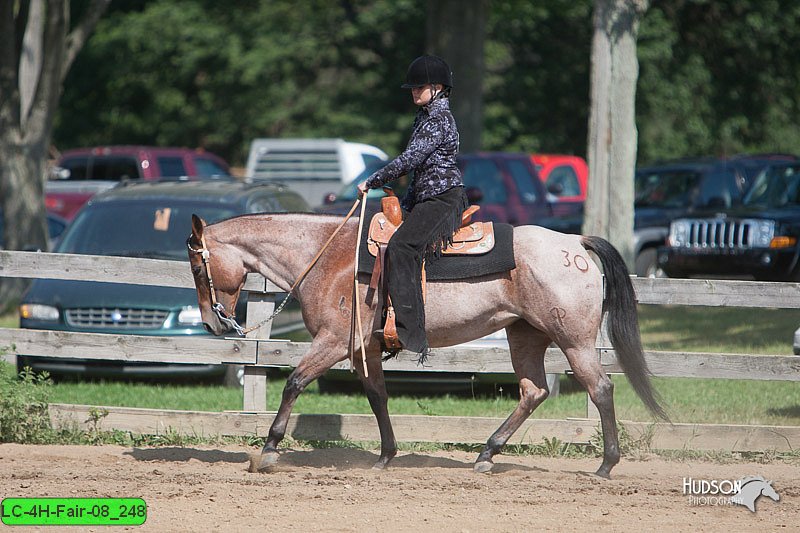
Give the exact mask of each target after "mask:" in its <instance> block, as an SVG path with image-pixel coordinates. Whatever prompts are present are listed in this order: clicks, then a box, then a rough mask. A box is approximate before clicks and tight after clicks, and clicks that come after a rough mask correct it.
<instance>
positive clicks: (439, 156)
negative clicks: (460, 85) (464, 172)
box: [366, 98, 464, 211]
mask: <svg viewBox="0 0 800 533" xmlns="http://www.w3.org/2000/svg"><path fill="white" fill-rule="evenodd" d="M456 154H458V129H457V128H456V121H455V119H454V118H453V114H452V113H451V112H450V102H449V100H448V99H447V98H439V99H438V100H434V101H433V102H431V103H430V104H428V105H426V106H422V107H420V108H419V111H418V112H417V116H416V118H415V119H414V129H413V131H412V133H411V139H410V140H409V141H408V146H407V147H406V149H405V151H403V153H402V154H400V155H399V156H397V157H396V158H395V159H393V160H392V161H391V162H389V164H387V165H386V166H385V167H383V168H381V169H380V170H378V171H377V172H375V173H374V174H373V175H372V176H370V177H369V178H368V179H367V181H366V185H367V187H368V188H370V189H376V188H378V187H382V186H383V185H385V184H387V183H388V182H390V181H393V180H396V179H397V178H399V177H400V176H402V175H403V174H408V173H409V172H411V171H412V170H413V171H414V178H413V180H412V181H411V184H410V185H409V187H408V191H407V192H406V195H405V197H404V198H403V201H402V205H403V208H404V209H406V210H409V211H410V210H411V209H412V208H413V207H414V205H416V204H417V203H418V202H421V201H423V200H426V199H428V198H430V197H432V196H436V195H437V194H441V193H443V192H445V191H447V190H449V189H452V188H453V187H463V186H464V184H463V182H462V181H461V171H460V170H459V168H458V166H456Z"/></svg>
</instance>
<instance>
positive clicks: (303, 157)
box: [246, 139, 388, 207]
mask: <svg viewBox="0 0 800 533" xmlns="http://www.w3.org/2000/svg"><path fill="white" fill-rule="evenodd" d="M387 159H388V156H387V155H386V152H384V151H383V150H381V149H380V148H377V147H375V146H371V145H369V144H363V143H354V142H348V141H345V140H343V139H255V140H253V142H252V143H251V144H250V155H249V156H248V158H247V171H246V174H247V178H248V179H252V180H253V181H270V182H281V183H284V184H285V185H287V186H288V187H289V188H291V189H292V190H294V191H296V192H297V193H299V194H300V195H301V196H302V197H303V198H305V200H306V201H307V202H308V203H309V205H310V206H312V207H317V206H319V205H320V204H322V203H323V202H324V199H325V197H326V196H327V195H329V194H331V193H333V192H336V191H338V190H339V189H341V187H342V185H343V184H346V183H350V182H351V181H353V179H354V178H355V177H356V176H358V175H359V174H360V173H361V172H363V171H364V169H365V168H366V167H367V166H369V165H371V164H373V163H376V162H380V161H386V160H387Z"/></svg>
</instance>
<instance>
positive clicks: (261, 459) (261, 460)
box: [249, 452, 280, 472]
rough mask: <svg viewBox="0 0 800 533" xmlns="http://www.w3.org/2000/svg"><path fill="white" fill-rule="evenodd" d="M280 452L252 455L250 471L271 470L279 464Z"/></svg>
mask: <svg viewBox="0 0 800 533" xmlns="http://www.w3.org/2000/svg"><path fill="white" fill-rule="evenodd" d="M279 457H280V456H279V455H278V452H264V453H262V454H261V455H251V456H250V468H249V471H250V472H269V471H270V470H272V469H273V468H274V467H275V465H276V464H278V458H279Z"/></svg>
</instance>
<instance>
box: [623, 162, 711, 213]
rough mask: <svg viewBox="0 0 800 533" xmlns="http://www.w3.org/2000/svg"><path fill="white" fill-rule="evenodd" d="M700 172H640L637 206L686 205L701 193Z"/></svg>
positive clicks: (638, 176) (637, 182)
mask: <svg viewBox="0 0 800 533" xmlns="http://www.w3.org/2000/svg"><path fill="white" fill-rule="evenodd" d="M700 178H701V176H700V174H699V173H698V172H696V171H693V170H669V171H657V172H639V173H637V174H636V179H635V182H634V183H635V194H636V207H685V206H687V205H692V204H693V201H692V198H694V197H696V195H698V194H699V192H700V191H699V187H700Z"/></svg>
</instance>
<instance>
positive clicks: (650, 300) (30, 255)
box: [0, 251, 800, 451]
mask: <svg viewBox="0 0 800 533" xmlns="http://www.w3.org/2000/svg"><path fill="white" fill-rule="evenodd" d="M0 276H3V277H22V278H49V279H68V280H82V281H96V282H112V283H131V284H137V285H157V286H166V287H186V288H193V287H194V282H193V280H192V277H191V274H190V271H189V268H188V266H187V264H186V263H183V262H174V261H162V260H152V259H133V258H122V257H105V256H85V255H66V254H47V253H36V252H7V251H0ZM633 282H634V287H635V289H636V292H637V298H638V300H639V302H640V303H642V304H671V305H704V306H732V307H753V308H795V309H796V308H800V284H797V283H764V282H744V281H710V280H673V279H645V278H633ZM245 288H246V289H247V290H248V291H249V299H248V303H247V305H248V310H247V312H248V320H249V321H251V323H253V322H257V321H260V320H261V318H262V317H265V316H268V315H269V314H270V313H272V311H273V308H274V303H273V299H274V293H275V292H277V291H278V288H277V287H275V286H274V285H273V284H271V283H270V282H269V281H267V280H265V279H264V278H263V277H261V276H259V275H250V276H248V279H247V282H246V284H245ZM270 327H271V325H270V324H266V325H265V326H263V327H262V328H260V329H259V330H256V331H254V332H251V333H250V334H248V336H247V337H246V338H224V339H215V338H211V337H179V336H178V337H155V336H140V335H111V334H99V333H72V332H62V331H50V330H25V329H9V328H0V347H3V346H13V352H14V353H18V354H25V355H39V356H47V357H63V358H80V359H114V360H124V361H131V362H133V361H139V362H165V363H201V364H209V363H213V364H223V363H226V364H242V365H245V376H244V382H245V385H244V391H243V410H242V411H241V412H231V413H199V412H187V411H164V410H151V409H135V408H106V409H107V410H108V412H109V415H108V416H107V417H106V418H105V419H104V421H103V422H102V423H103V425H104V426H103V427H107V428H115V429H121V430H127V431H133V432H138V433H161V432H164V431H166V430H168V429H170V428H171V429H172V430H178V431H183V432H188V433H191V434H205V435H209V434H233V435H241V434H246V435H258V436H263V435H266V431H267V429H268V428H269V424H270V423H271V421H272V418H273V414H272V413H270V412H268V411H267V405H266V387H267V378H266V371H267V369H268V368H270V367H275V366H282V367H293V366H296V365H297V363H298V361H299V360H300V358H301V357H302V355H303V354H304V353H305V352H306V350H307V348H308V343H302V342H290V341H285V340H276V339H271V338H270ZM597 350H598V357H599V358H600V361H601V363H602V365H603V367H604V368H605V369H606V371H607V372H609V373H617V372H621V368H620V367H619V365H618V363H617V360H616V356H615V353H614V350H613V348H611V347H610V344H609V343H608V342H607V341H606V340H605V339H604V338H603V337H602V336H600V337H599V338H598V345H597ZM434 352H435V354H434V359H433V360H434V361H436V365H435V367H425V368H422V367H419V366H417V364H416V362H415V361H414V360H413V358H410V357H406V358H402V357H401V358H397V359H394V360H391V361H388V362H386V363H385V366H384V368H386V369H387V370H403V371H410V372H469V373H483V372H486V373H503V372H508V373H510V372H513V370H512V368H511V363H510V359H509V356H508V353H507V350H505V349H500V348H469V349H466V348H463V347H459V348H458V349H456V348H443V349H436V350H434ZM645 357H646V359H647V363H648V365H649V367H650V369H651V370H652V372H653V374H654V375H656V376H665V377H696V378H730V379H749V380H771V381H776V380H788V381H800V357H796V356H786V355H769V356H766V355H748V354H717V353H696V352H656V351H647V352H645ZM545 366H546V369H547V371H548V372H549V373H562V372H565V371H567V370H568V369H569V366H568V365H567V362H566V359H565V357H564V355H563V353H562V352H561V351H560V350H558V349H556V348H551V349H548V351H547V354H546V358H545ZM338 367H339V368H347V367H348V363H347V362H343V363H340V364H339V365H338ZM89 409H90V406H71V405H52V406H51V413H52V416H53V417H54V419H64V418H71V419H73V420H76V421H78V422H81V423H83V422H84V421H86V420H87V419H88V418H89V416H88V413H89ZM595 415H596V413H594V412H593V410H592V409H591V408H590V409H589V411H588V415H587V418H586V419H570V420H530V421H528V422H527V423H526V425H525V426H524V427H523V428H522V429H521V430H520V431H519V432H518V435H517V436H516V437H515V438H517V439H518V440H517V441H516V442H525V443H538V442H540V441H541V438H542V437H553V436H555V437H558V438H559V439H561V440H563V441H565V442H575V443H585V442H588V439H589V438H590V437H591V436H592V434H593V433H594V431H595V428H596V427H597V420H595V418H596V416H595ZM392 420H393V423H394V425H395V429H396V433H397V436H398V439H399V440H401V441H431V442H484V441H485V440H486V439H487V438H488V436H489V435H490V434H491V433H492V432H493V431H494V429H496V428H497V426H498V425H499V423H500V420H499V419H494V418H464V417H425V416H402V415H400V416H398V415H395V416H393V417H392ZM625 425H626V427H627V428H628V429H629V430H630V431H631V432H632V434H633V435H634V436H635V435H638V434H642V435H643V434H645V433H646V434H648V435H650V438H652V442H653V446H654V447H657V448H684V447H689V448H692V449H715V450H719V449H723V450H725V449H727V450H765V449H770V450H778V451H786V450H793V449H796V448H797V447H798V445H800V427H794V426H781V427H779V426H768V427H767V426H737V425H714V424H647V423H633V422H626V423H625ZM289 432H290V433H289V434H291V435H292V436H294V437H295V438H306V439H317V440H325V439H334V440H341V439H353V440H378V433H377V425H376V424H375V421H374V419H373V417H372V416H371V415H296V416H293V418H292V421H291V423H290V428H289Z"/></svg>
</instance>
